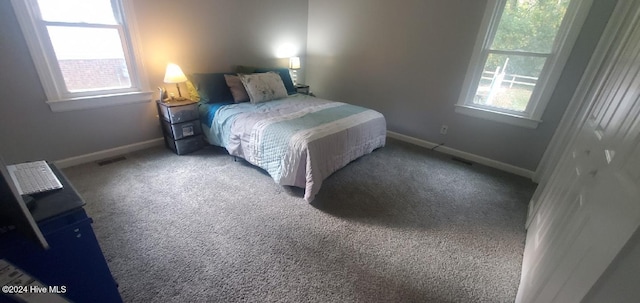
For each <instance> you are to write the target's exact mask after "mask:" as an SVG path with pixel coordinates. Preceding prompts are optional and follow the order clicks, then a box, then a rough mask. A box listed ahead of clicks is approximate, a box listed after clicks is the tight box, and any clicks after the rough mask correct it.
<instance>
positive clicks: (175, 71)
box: [164, 63, 187, 100]
mask: <svg viewBox="0 0 640 303" xmlns="http://www.w3.org/2000/svg"><path fill="white" fill-rule="evenodd" d="M183 82H187V76H185V75H184V73H183V72H182V69H181V68H180V66H178V65H176V64H173V63H169V64H167V71H166V72H165V74H164V83H175V84H176V88H177V89H178V96H179V97H178V100H185V99H186V98H183V97H182V92H181V91H180V83H183Z"/></svg>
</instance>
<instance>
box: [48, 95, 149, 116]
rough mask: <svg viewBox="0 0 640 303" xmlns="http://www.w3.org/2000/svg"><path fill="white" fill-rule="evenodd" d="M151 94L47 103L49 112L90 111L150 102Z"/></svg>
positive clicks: (83, 98) (96, 97)
mask: <svg viewBox="0 0 640 303" xmlns="http://www.w3.org/2000/svg"><path fill="white" fill-rule="evenodd" d="M152 94H153V92H134V93H123V94H113V95H102V96H91V97H82V98H73V99H65V100H55V101H47V104H49V107H51V111H53V112H66V111H73V110H82V109H91V108H99V107H107V106H114V105H122V104H132V103H143V102H149V101H151V95H152Z"/></svg>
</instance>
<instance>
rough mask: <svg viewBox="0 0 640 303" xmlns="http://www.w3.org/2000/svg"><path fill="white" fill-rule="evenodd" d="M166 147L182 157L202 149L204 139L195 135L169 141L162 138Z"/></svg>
mask: <svg viewBox="0 0 640 303" xmlns="http://www.w3.org/2000/svg"><path fill="white" fill-rule="evenodd" d="M164 141H165V143H167V146H168V147H169V148H170V149H171V150H173V151H174V152H175V153H176V154H178V155H184V154H186V153H190V152H193V151H196V150H199V149H201V148H203V147H204V139H203V138H202V135H195V136H191V137H187V138H184V139H180V140H171V138H170V137H168V136H165V137H164Z"/></svg>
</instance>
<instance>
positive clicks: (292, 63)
mask: <svg viewBox="0 0 640 303" xmlns="http://www.w3.org/2000/svg"><path fill="white" fill-rule="evenodd" d="M289 69H290V70H291V80H293V84H298V71H297V70H298V69H300V57H291V58H289Z"/></svg>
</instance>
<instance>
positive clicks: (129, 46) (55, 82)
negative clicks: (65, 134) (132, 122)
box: [11, 0, 153, 112]
mask: <svg viewBox="0 0 640 303" xmlns="http://www.w3.org/2000/svg"><path fill="white" fill-rule="evenodd" d="M112 3H115V4H116V5H117V8H115V10H114V11H116V12H117V13H118V15H117V16H116V20H117V21H118V23H119V24H117V25H108V26H105V27H110V28H117V29H118V32H119V34H120V37H121V42H122V48H123V52H124V57H125V61H126V64H127V69H128V72H129V76H130V78H129V79H130V81H131V87H127V88H116V89H103V90H89V91H78V92H69V91H68V90H67V88H66V84H65V82H64V78H63V76H62V72H61V70H60V65H59V63H58V60H57V57H56V54H55V52H54V49H53V45H52V43H51V40H50V38H49V34H48V31H47V28H46V23H56V24H68V25H71V26H74V27H83V28H84V27H87V28H89V27H95V26H92V25H91V24H90V23H89V24H84V23H73V22H68V23H67V22H48V21H43V20H42V19H41V18H40V13H39V7H38V3H37V0H11V4H12V6H13V9H14V11H15V14H16V17H17V19H18V23H19V24H20V28H21V30H22V34H23V36H24V38H25V40H26V42H27V46H28V48H29V52H30V54H31V58H32V60H33V62H34V64H35V67H36V70H37V72H38V76H39V78H40V83H41V84H42V87H43V89H44V92H45V94H46V97H47V101H46V103H47V104H48V105H49V107H50V108H51V110H52V111H54V112H60V111H70V110H81V109H89V108H97V107H105V106H112V105H119V104H131V103H139V102H149V101H151V96H152V93H153V92H151V91H150V89H149V84H148V80H147V76H146V74H145V72H144V66H143V64H142V60H141V58H142V56H141V53H140V51H139V50H140V43H139V42H138V41H139V39H138V35H137V31H136V28H137V27H136V24H135V19H134V18H132V17H130V16H133V15H134V13H133V4H132V3H131V1H130V0H117V1H113V2H112ZM65 26H66V25H65Z"/></svg>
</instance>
